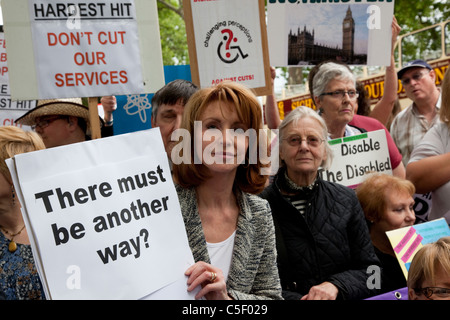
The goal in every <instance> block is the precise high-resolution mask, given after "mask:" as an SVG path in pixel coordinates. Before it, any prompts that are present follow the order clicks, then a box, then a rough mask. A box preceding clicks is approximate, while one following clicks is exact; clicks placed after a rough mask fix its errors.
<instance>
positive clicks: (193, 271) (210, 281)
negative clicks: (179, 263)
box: [184, 261, 232, 300]
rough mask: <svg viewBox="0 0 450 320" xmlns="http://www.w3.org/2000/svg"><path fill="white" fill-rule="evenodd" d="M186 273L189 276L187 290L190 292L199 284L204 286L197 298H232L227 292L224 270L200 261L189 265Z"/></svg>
mask: <svg viewBox="0 0 450 320" xmlns="http://www.w3.org/2000/svg"><path fill="white" fill-rule="evenodd" d="M184 274H185V275H187V276H188V280H187V284H188V289H187V290H188V291H189V292H191V291H192V290H194V289H195V288H196V287H198V286H199V285H201V286H202V289H201V290H200V291H199V292H198V293H197V295H196V296H195V299H200V298H202V297H205V298H206V299H207V300H232V299H231V298H230V296H229V295H228V293H227V285H226V283H225V277H224V276H223V273H222V270H220V269H218V268H215V267H214V266H212V265H210V264H208V263H206V262H203V261H199V262H197V263H195V264H194V265H192V266H191V267H189V268H188V269H187V270H186V272H185V273H184Z"/></svg>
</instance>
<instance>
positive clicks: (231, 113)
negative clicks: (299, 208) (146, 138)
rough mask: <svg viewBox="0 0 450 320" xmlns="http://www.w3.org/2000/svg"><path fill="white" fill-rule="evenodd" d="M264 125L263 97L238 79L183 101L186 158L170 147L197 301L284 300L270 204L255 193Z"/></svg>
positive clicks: (261, 183) (259, 185) (261, 181)
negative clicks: (261, 106) (186, 132)
mask: <svg viewBox="0 0 450 320" xmlns="http://www.w3.org/2000/svg"><path fill="white" fill-rule="evenodd" d="M261 129H262V112H261V108H260V105H259V101H258V100H257V98H256V97H255V95H254V94H253V93H252V92H251V91H250V90H249V89H247V88H246V87H244V86H242V85H240V84H237V83H234V82H229V81H225V82H222V83H220V84H218V85H217V86H215V87H211V88H204V89H201V90H199V91H198V92H196V93H195V94H194V95H193V96H191V98H190V99H189V101H188V103H187V105H186V107H185V111H184V115H183V119H182V124H181V129H180V130H185V131H186V130H187V131H188V132H189V134H190V137H189V138H183V142H182V146H183V150H182V153H183V156H185V157H183V158H184V161H182V162H181V163H180V161H178V160H177V159H174V153H173V152H172V162H173V163H174V166H173V176H174V181H175V183H177V191H178V197H179V200H180V205H181V211H182V213H183V218H184V221H185V226H186V231H187V235H188V239H189V244H190V247H191V250H192V253H193V255H194V259H195V261H196V263H195V264H194V265H192V266H191V267H190V268H188V269H187V270H186V275H187V276H188V280H187V284H188V291H192V290H194V289H196V288H200V291H199V292H198V293H197V295H196V298H197V299H198V298H206V299H220V300H223V299H281V286H280V281H279V277H278V270H277V265H276V251H275V232H274V225H273V221H272V217H271V214H270V207H269V205H268V203H267V201H265V200H263V199H261V198H259V197H257V196H256V195H254V194H257V193H259V192H261V191H262V190H263V188H264V185H265V183H266V181H267V178H268V176H264V175H261V169H262V168H263V164H262V163H261V161H260V158H259V157H258V159H255V161H254V162H252V161H250V158H251V157H252V155H254V153H253V152H256V150H257V149H258V146H259V144H260V143H266V142H267V141H266V140H265V139H266V137H265V135H261V136H260V133H261V131H262V130H261ZM252 133H255V134H256V135H252ZM248 134H249V135H251V137H250V136H249V135H248ZM253 138H254V139H253ZM260 149H261V148H260ZM173 150H177V147H176V146H175V148H174V149H173ZM186 155H187V157H186Z"/></svg>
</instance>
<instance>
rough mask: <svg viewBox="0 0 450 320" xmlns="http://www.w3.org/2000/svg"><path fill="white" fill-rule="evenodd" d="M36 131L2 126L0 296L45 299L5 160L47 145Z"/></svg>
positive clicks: (0, 141)
mask: <svg viewBox="0 0 450 320" xmlns="http://www.w3.org/2000/svg"><path fill="white" fill-rule="evenodd" d="M44 148H45V146H44V142H43V141H42V140H41V138H40V137H39V135H38V134H37V133H35V132H26V131H23V130H22V129H20V128H18V127H14V126H6V127H0V173H1V174H0V231H1V232H0V270H1V271H0V300H2V299H6V300H29V299H44V298H45V296H44V291H43V289H42V284H41V282H40V280H39V276H38V273H37V270H36V266H35V262H34V258H33V254H32V252H31V245H30V239H29V238H28V232H27V229H26V227H25V222H24V221H23V217H22V213H21V211H20V203H19V199H18V198H17V195H16V191H15V189H14V185H13V183H12V178H11V174H10V173H9V170H8V167H7V166H6V163H5V160H6V159H8V158H11V157H13V156H15V155H17V154H20V153H25V152H32V151H35V150H40V149H44Z"/></svg>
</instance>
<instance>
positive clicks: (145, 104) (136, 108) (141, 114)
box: [114, 65, 192, 135]
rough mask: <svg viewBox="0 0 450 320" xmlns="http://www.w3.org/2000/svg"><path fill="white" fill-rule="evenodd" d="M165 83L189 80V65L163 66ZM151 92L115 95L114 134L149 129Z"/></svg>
mask: <svg viewBox="0 0 450 320" xmlns="http://www.w3.org/2000/svg"><path fill="white" fill-rule="evenodd" d="M164 79H165V82H166V84H167V83H169V82H171V81H173V80H176V79H184V80H188V81H192V80H191V69H190V66H189V65H182V66H164ZM153 94H154V93H151V94H140V95H125V96H116V99H117V109H116V111H114V135H118V134H123V133H129V132H135V131H140V130H146V129H150V128H151V127H152V125H151V115H152V105H151V101H152V97H153Z"/></svg>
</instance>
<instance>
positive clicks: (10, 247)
mask: <svg viewBox="0 0 450 320" xmlns="http://www.w3.org/2000/svg"><path fill="white" fill-rule="evenodd" d="M0 229H2V231H3V233H4V234H9V235H11V240H10V241H9V245H8V250H9V252H14V251H16V250H17V244H16V243H15V242H14V237H15V236H17V235H19V234H20V233H21V232H22V230H23V229H25V225H23V227H22V229H20V231H19V232H17V233H14V234H12V233H10V232H9V231H8V230H6V229H5V228H3V226H0Z"/></svg>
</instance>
